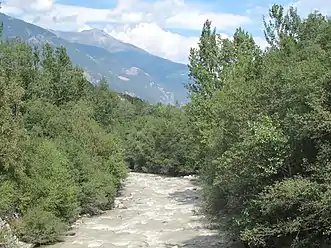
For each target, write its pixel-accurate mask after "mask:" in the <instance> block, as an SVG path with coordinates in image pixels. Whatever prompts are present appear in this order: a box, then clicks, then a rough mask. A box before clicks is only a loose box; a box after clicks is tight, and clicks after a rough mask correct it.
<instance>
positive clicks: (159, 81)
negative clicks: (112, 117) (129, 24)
mask: <svg viewBox="0 0 331 248" xmlns="http://www.w3.org/2000/svg"><path fill="white" fill-rule="evenodd" d="M0 22H2V23H3V26H4V30H3V36H4V38H7V39H8V38H9V39H10V38H15V37H20V38H21V39H22V40H23V41H26V42H28V43H30V44H33V45H43V44H45V43H50V44H51V45H52V46H64V47H65V48H66V50H67V53H68V55H69V57H70V58H71V60H72V61H73V63H74V64H76V65H78V66H80V67H81V68H82V69H83V70H84V71H85V72H86V73H87V74H88V75H89V78H90V79H91V81H92V82H93V83H95V82H97V81H99V80H100V79H102V78H105V79H106V80H107V82H108V84H109V87H110V88H111V89H113V90H115V91H117V92H122V93H123V92H126V93H128V94H130V95H132V96H135V97H139V98H142V99H144V100H147V101H149V102H151V103H157V102H161V103H163V104H175V103H176V101H178V102H179V103H185V102H186V101H187V97H186V95H187V94H186V90H185V88H184V83H186V82H187V81H188V76H187V75H188V68H187V66H186V65H184V64H181V63H176V62H173V61H170V60H167V59H165V58H161V57H159V56H156V55H153V54H151V53H149V52H147V51H145V50H143V49H141V48H139V47H136V46H134V45H132V44H129V43H124V42H121V41H119V40H117V39H116V38H114V37H112V36H111V35H109V34H108V33H106V32H104V31H102V30H99V29H91V30H84V31H81V32H64V31H55V30H47V29H44V28H42V27H39V26H36V25H34V24H31V23H28V22H25V21H23V20H20V19H17V18H14V17H11V16H8V15H5V14H3V13H0ZM133 72H134V73H133Z"/></svg>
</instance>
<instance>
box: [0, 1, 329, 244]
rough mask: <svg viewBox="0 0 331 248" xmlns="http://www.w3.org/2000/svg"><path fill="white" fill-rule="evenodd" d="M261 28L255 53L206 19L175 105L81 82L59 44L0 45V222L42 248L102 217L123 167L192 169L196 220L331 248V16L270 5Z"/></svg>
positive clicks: (250, 43)
mask: <svg viewBox="0 0 331 248" xmlns="http://www.w3.org/2000/svg"><path fill="white" fill-rule="evenodd" d="M263 23H264V27H265V31H264V33H265V38H266V41H267V42H268V47H267V48H266V49H264V50H262V49H261V48H260V47H259V46H258V45H257V44H256V43H255V41H254V39H253V37H252V35H250V34H249V33H248V32H246V31H245V30H243V29H242V28H238V29H237V30H236V32H235V33H234V35H233V37H232V38H231V39H221V38H220V36H219V35H218V34H217V32H216V29H214V28H213V27H212V23H211V22H210V21H208V20H207V21H206V22H205V24H204V26H203V30H202V33H201V37H200V41H199V46H198V48H196V49H191V51H190V56H189V70H190V77H191V79H192V80H191V83H189V84H188V85H187V89H188V91H189V96H190V99H191V102H190V103H188V104H187V105H186V106H183V107H179V106H164V105H162V104H157V105H151V104H148V103H147V102H144V101H142V100H140V99H138V98H134V97H130V96H128V95H124V94H119V93H115V92H113V91H111V90H110V89H108V86H107V82H105V81H104V80H101V81H100V82H99V83H98V84H97V85H92V84H91V83H90V82H89V81H88V80H87V79H86V77H85V74H84V72H83V70H82V69H80V68H78V67H76V66H74V65H73V64H72V63H71V61H70V59H69V57H68V55H67V54H66V51H65V49H64V48H63V47H59V48H53V47H52V46H50V45H48V44H46V45H44V46H43V47H30V46H29V45H28V44H25V43H24V42H22V41H20V40H11V41H2V42H1V43H0V56H1V58H0V113H1V118H0V128H1V132H0V196H1V197H0V217H1V218H2V219H4V220H6V221H7V222H8V223H10V225H11V227H12V229H13V230H14V232H15V234H16V235H17V236H18V237H19V238H20V239H21V240H23V241H26V242H31V243H35V244H46V243H50V242H54V241H57V240H59V239H60V238H61V237H62V236H63V235H64V234H65V232H66V230H68V228H69V227H70V225H71V223H73V222H74V221H75V220H76V219H77V218H78V217H79V216H80V215H81V214H90V215H93V214H98V213H101V212H102V211H104V210H107V209H110V208H111V207H112V205H113V200H114V197H115V196H116V193H117V190H118V189H119V187H120V185H121V181H122V180H123V179H124V178H125V176H126V174H127V172H128V170H129V169H131V170H134V171H138V172H150V173H158V174H167V175H171V176H179V175H185V174H191V173H199V175H200V181H201V184H202V186H203V196H204V204H203V210H204V212H205V213H206V214H207V215H208V216H210V217H211V218H213V219H214V220H215V221H216V222H218V224H219V227H220V228H221V229H222V230H227V231H228V232H229V235H232V236H233V238H234V239H240V240H241V241H242V242H243V243H244V244H245V245H246V246H247V247H251V248H262V247H266V248H272V247H274V248H279V247H292V248H300V247H312V248H314V247H316V248H317V247H329V245H331V238H330V237H331V236H330V234H331V180H330V179H331V163H330V161H329V160H330V154H331V100H330V99H331V95H330V90H331V69H330V68H331V59H330V57H331V43H330V40H331V20H329V19H328V18H327V17H325V16H323V15H321V14H319V13H317V12H314V13H311V14H310V15H309V16H308V17H306V18H302V17H300V16H299V15H298V14H297V11H296V10H295V9H294V8H289V9H286V10H285V9H284V8H283V7H282V6H281V5H274V6H272V8H271V9H270V11H269V16H268V17H266V18H264V20H263ZM329 131H330V134H329ZM329 204H330V205H329ZM4 237H5V233H0V243H1V242H2V241H1V239H4Z"/></svg>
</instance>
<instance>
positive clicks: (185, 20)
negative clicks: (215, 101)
mask: <svg viewBox="0 0 331 248" xmlns="http://www.w3.org/2000/svg"><path fill="white" fill-rule="evenodd" d="M274 3H277V4H282V5H284V6H289V5H294V6H295V7H297V9H298V12H299V13H300V14H301V15H303V16H305V15H307V14H308V13H309V12H311V11H313V10H319V11H320V12H322V13H323V14H331V1H330V0H277V1H271V0H5V1H4V2H3V3H2V9H1V12H3V13H5V14H8V15H11V16H14V17H17V18H19V19H23V20H25V21H27V22H30V23H33V24H35V25H38V26H41V27H43V28H47V29H53V30H61V31H81V30H86V29H91V28H98V29H102V30H104V31H106V32H107V33H109V34H110V35H112V36H113V37H115V38H117V39H119V40H121V41H124V42H127V43H131V44H133V45H136V46H138V47H141V48H143V49H145V50H146V51H148V52H150V53H152V54H155V55H158V56H161V57H164V58H167V59H170V60H172V61H176V62H180V63H187V60H188V53H189V50H190V48H191V47H196V46H197V42H198V39H199V36H200V33H201V29H202V25H203V23H204V22H205V21H206V19H209V20H211V21H212V25H213V26H215V27H216V29H217V32H218V33H220V34H221V35H222V36H223V37H231V36H232V34H233V32H234V31H235V30H236V28H237V27H239V26H240V27H243V28H244V29H245V30H246V31H248V32H250V33H251V34H252V35H253V37H254V38H255V40H256V42H257V43H258V44H259V45H260V46H261V47H264V46H265V45H266V42H265V41H264V37H263V25H262V16H263V15H268V9H269V7H270V6H271V5H272V4H274Z"/></svg>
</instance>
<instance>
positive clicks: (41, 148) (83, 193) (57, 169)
mask: <svg viewBox="0 0 331 248" xmlns="http://www.w3.org/2000/svg"><path fill="white" fill-rule="evenodd" d="M0 56H1V60H0V79H1V80H0V114H1V118H0V128H1V130H2V132H1V133H0V141H1V142H0V194H1V197H0V217H1V218H3V219H6V220H8V221H9V223H11V224H12V226H13V228H14V231H15V232H16V234H17V235H18V236H19V237H20V238H21V239H22V240H24V241H27V242H32V243H36V244H45V243H49V242H55V241H57V240H58V239H59V237H60V236H61V235H62V234H63V233H64V232H65V231H66V230H67V228H68V227H69V225H70V224H71V223H72V222H73V221H75V220H76V218H77V217H78V216H79V214H80V213H89V214H96V213H98V212H100V210H106V209H109V208H110V207H111V206H112V203H113V200H114V197H115V195H116V192H117V189H118V188H119V186H120V183H121V181H122V179H123V178H124V177H125V175H126V171H127V170H126V166H125V161H124V157H123V149H122V148H121V141H120V138H119V137H118V134H117V132H116V131H115V130H113V129H114V128H113V127H112V125H114V122H113V121H105V120H104V119H103V118H106V117H108V116H109V115H110V112H109V113H106V114H105V115H104V116H101V113H102V106H101V104H102V103H99V104H97V102H96V101H95V96H97V95H98V94H99V88H98V87H94V86H92V85H91V84H90V83H89V82H88V81H86V79H85V77H84V74H83V71H82V70H81V69H79V68H76V67H74V66H73V65H72V63H71V61H70V59H69V57H68V55H67V54H66V51H65V49H64V48H62V47H60V48H57V49H53V48H52V47H51V46H50V45H45V46H44V47H43V48H42V50H41V51H39V50H38V49H37V48H34V49H32V48H31V47H30V46H28V45H27V44H25V43H22V42H21V41H19V40H13V41H6V42H2V43H1V44H0ZM104 91H105V93H104V98H102V99H103V101H108V103H109V104H108V105H107V106H106V109H116V108H117V106H118V103H119V102H120V100H119V98H118V97H117V95H116V94H115V93H113V92H111V91H109V90H108V89H104ZM99 95H100V94H99ZM115 112H116V111H115ZM111 117H112V118H113V117H114V118H118V116H115V115H114V116H111ZM14 216H22V217H19V218H13V217H14Z"/></svg>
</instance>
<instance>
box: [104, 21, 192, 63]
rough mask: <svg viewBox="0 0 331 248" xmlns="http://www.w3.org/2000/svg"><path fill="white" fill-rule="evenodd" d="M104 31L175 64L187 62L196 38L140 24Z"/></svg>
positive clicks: (151, 25) (155, 25) (155, 26)
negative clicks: (175, 62)
mask: <svg viewBox="0 0 331 248" xmlns="http://www.w3.org/2000/svg"><path fill="white" fill-rule="evenodd" d="M106 31H107V32H108V33H109V34H111V35H112V36H114V37H115V38H117V39H119V40H122V41H124V42H127V43H132V44H134V45H136V46H138V47H141V48H143V49H145V50H146V51H149V52H150V53H153V54H157V55H159V56H161V57H164V58H168V59H171V60H174V61H177V62H183V63H185V62H186V61H187V57H188V52H189V48H190V47H194V46H196V44H197V41H198V37H184V36H181V35H179V34H176V33H172V32H169V31H166V30H164V29H162V28H160V27H159V26H158V25H157V24H155V23H140V24H138V25H136V26H134V27H130V26H128V25H127V26H124V27H122V28H121V29H117V30H114V29H113V28H112V27H109V28H106Z"/></svg>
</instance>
